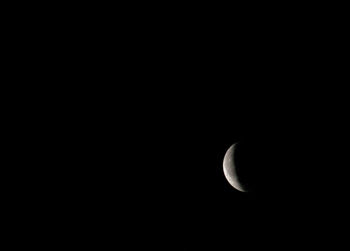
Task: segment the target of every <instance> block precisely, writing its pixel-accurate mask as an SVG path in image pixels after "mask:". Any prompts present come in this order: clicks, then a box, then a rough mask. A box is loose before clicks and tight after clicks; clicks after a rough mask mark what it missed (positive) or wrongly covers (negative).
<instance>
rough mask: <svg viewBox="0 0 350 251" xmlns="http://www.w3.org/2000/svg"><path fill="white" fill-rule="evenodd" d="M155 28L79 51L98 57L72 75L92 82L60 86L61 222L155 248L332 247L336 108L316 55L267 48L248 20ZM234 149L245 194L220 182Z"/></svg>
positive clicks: (340, 190)
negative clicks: (241, 162)
mask: <svg viewBox="0 0 350 251" xmlns="http://www.w3.org/2000/svg"><path fill="white" fill-rule="evenodd" d="M229 17H230V16H228V18H229ZM226 21H227V20H223V19H222V20H221V19H220V20H219V19H218V20H217V22H218V23H219V24H224V23H225V22H226ZM130 22H131V21H130ZM241 22H243V23H245V21H244V20H243V21H242V20H241ZM155 23H156V24H157V23H159V22H157V20H155V22H153V23H152V25H147V24H145V23H143V22H141V23H137V24H136V25H133V24H131V25H130V27H133V26H135V27H138V29H139V30H134V29H130V28H128V29H126V30H127V31H129V33H132V34H129V33H128V32H127V31H126V32H125V33H123V32H121V33H122V34H123V35H124V36H120V37H119V38H118V39H119V40H118V43H119V45H118V46H117V45H116V44H117V43H114V42H111V44H108V45H105V44H104V45H103V46H100V47H98V53H97V52H96V55H91V58H93V59H94V58H95V57H96V58H97V59H98V58H99V55H104V59H105V60H97V59H96V60H91V61H92V62H91V61H90V60H88V59H86V58H84V60H85V59H86V62H88V63H87V65H86V66H85V65H83V64H82V66H81V68H79V69H78V68H75V66H74V67H72V69H74V71H76V72H75V75H77V76H87V77H86V79H87V80H86V83H91V85H89V84H85V82H84V85H83V86H80V87H78V88H76V89H75V90H73V88H71V87H68V89H69V88H71V89H69V92H68V93H69V95H70V97H69V98H67V99H71V100H73V101H72V102H73V103H74V102H75V103H74V104H72V105H69V106H67V108H66V109H67V113H65V114H64V116H65V117H66V118H67V116H68V120H67V121H69V122H59V120H57V121H56V122H55V123H56V125H58V126H59V127H60V128H61V129H60V130H59V131H58V132H57V134H56V137H58V138H60V140H63V139H66V141H64V142H65V144H68V146H67V147H65V148H61V150H60V151H59V154H61V155H62V156H66V155H69V157H67V158H69V159H70V160H69V161H67V162H68V163H70V164H69V165H68V166H66V168H65V170H64V171H62V175H63V176H65V179H64V180H67V181H66V182H67V183H68V184H70V186H71V187H72V188H73V189H70V186H67V187H69V189H68V188H67V189H66V190H65V191H64V192H65V193H66V194H67V197H64V196H63V198H64V200H66V201H67V200H68V201H69V203H70V204H69V205H73V206H70V207H69V208H70V209H69V210H68V209H67V207H64V206H63V208H64V210H66V212H68V213H67V214H69V216H70V217H72V219H74V221H69V226H71V225H75V226H77V228H83V229H85V231H86V232H87V235H93V236H95V237H96V236H97V235H100V236H101V239H102V240H107V239H112V240H113V238H116V242H118V241H120V240H121V239H123V240H125V241H126V242H127V243H128V245H139V246H141V247H146V246H147V247H150V248H153V249H154V248H156V247H160V249H161V250H172V249H175V250H205V248H209V247H212V248H210V249H209V250H234V248H237V249H241V248H245V249H249V248H253V246H255V245H257V246H258V248H259V249H264V248H268V249H271V248H276V249H278V250H284V249H286V248H292V247H294V248H300V247H301V246H302V245H303V247H305V248H308V247H314V246H315V242H316V241H317V242H322V243H321V244H322V245H321V246H322V247H327V245H330V243H331V242H333V244H332V247H333V249H336V248H334V245H336V244H334V243H335V242H334V241H335V240H338V239H341V236H342V235H341V233H340V232H339V231H338V228H337V224H336V223H337V222H346V216H345V211H346V207H345V202H346V198H347V194H346V192H345V191H346V186H347V183H348V182H347V181H346V178H345V177H346V176H345V175H340V173H342V171H343V169H342V168H343V166H344V164H343V162H342V160H340V159H341V158H340V156H341V155H342V154H344V152H343V151H344V150H343V148H342V147H341V145H340V144H338V143H339V141H341V140H342V139H344V141H346V140H345V139H346V136H345V135H344V133H343V132H344V130H345V128H346V126H345V125H346V123H345V120H344V118H343V116H342V114H344V109H345V108H344V107H345V106H344V105H343V103H342V102H343V101H344V98H342V97H341V92H339V90H335V89H334V88H331V87H330V85H329V83H334V81H335V79H336V77H335V76H337V74H336V73H335V72H336V71H335V70H334V69H331V68H330V67H328V68H327V67H324V66H325V65H324V64H323V63H321V61H320V57H321V56H320V55H319V53H318V52H319V49H320V48H319V49H317V48H316V45H315V44H314V43H312V42H311V41H310V42H309V43H306V42H305V43H298V41H297V40H293V39H291V37H290V34H289V33H283V32H281V33H279V35H278V36H277V37H278V39H277V38H276V39H271V38H272V34H274V32H273V31H271V33H269V32H268V31H267V30H266V29H262V27H259V24H258V23H256V25H253V26H254V27H255V29H254V31H256V32H252V30H250V29H243V28H244V27H241V28H242V31H241V30H239V31H238V30H235V32H234V34H232V32H231V30H227V28H228V27H224V26H223V25H217V26H215V25H212V26H211V25H209V24H211V23H212V22H211V21H208V23H205V25H204V26H203V28H201V29H200V28H199V27H197V26H196V25H195V22H194V25H193V26H188V25H187V23H186V25H183V27H186V29H185V28H183V29H180V30H177V31H176V32H175V31H174V29H175V28H174V27H177V26H178V25H179V24H178V23H176V24H169V25H168V24H164V26H162V25H161V26H160V27H158V28H154V31H152V29H150V27H154V24H155ZM143 26H144V27H143ZM247 27H248V25H247ZM160 30H161V31H162V32H159V31H160ZM259 30H260V31H261V32H260V33H259V32H258V31H259ZM278 30H280V29H278ZM282 30H283V29H282ZM89 32H90V31H89ZM99 32H101V33H103V32H102V31H101V30H99ZM236 32H239V34H241V36H236V35H235V34H236ZM248 33H252V34H253V35H252V36H248ZM282 33H283V34H282ZM108 34H110V33H108ZM125 34H127V35H125ZM176 34H178V35H176ZM101 41H108V42H110V41H111V40H110V38H108V39H106V40H104V39H101ZM140 41H142V42H140ZM257 41H259V42H258V43H257ZM287 41H288V42H289V43H287ZM303 41H305V39H304V40H303ZM106 43H107V42H106ZM291 45H293V46H291ZM82 46H83V45H81V44H78V46H77V48H80V49H81V54H84V55H85V57H87V55H90V54H86V51H87V50H84V49H82ZM104 48H109V49H107V50H106V51H104ZM110 48H116V51H117V52H118V53H114V51H113V52H112V51H111V50H110ZM75 53H76V54H77V56H76V57H77V58H79V55H78V54H79V53H80V52H76V51H75ZM74 55H75V54H74ZM110 55H113V56H110ZM312 60H314V61H312ZM71 61H72V62H73V61H74V60H71ZM115 61H117V62H115ZM74 62H75V61H74ZM74 62H73V64H74ZM96 62H98V65H97V66H96ZM316 62H318V64H316ZM68 68H69V67H68ZM324 69H327V70H324ZM67 79H71V78H67ZM74 79H75V78H74ZM77 79H79V78H77ZM77 81H78V80H77ZM78 82H79V81H78ZM321 83H322V84H321ZM100 84H101V86H100ZM97 85H98V86H97ZM77 97H79V98H77ZM330 100H332V101H330ZM65 102H66V101H65ZM67 103H69V102H67ZM60 109H61V108H60ZM60 123H62V124H60ZM66 132H67V133H66ZM57 135H58V136H57ZM68 135H70V136H68ZM68 142H69V143H68ZM236 142H244V143H245V144H246V145H247V146H248V148H246V152H244V157H245V159H246V160H247V161H248V162H249V166H250V167H252V168H253V169H252V175H257V176H254V178H253V179H254V180H255V181H256V186H257V192H255V193H241V192H238V191H236V190H235V189H234V188H232V187H231V186H230V185H229V184H228V182H227V181H226V180H225V177H224V175H223V171H222V162H223V157H224V154H225V152H226V150H227V149H228V147H229V146H230V145H232V144H233V143H236ZM58 159H59V160H60V161H61V162H62V163H63V162H64V160H62V158H58ZM60 166H62V165H60ZM344 168H345V167H344ZM66 174H69V175H68V177H67V176H66ZM341 177H343V178H341ZM344 179H345V180H344ZM59 192H61V191H59ZM62 218H64V217H63V216H62ZM72 222H74V223H72ZM72 229H74V227H73V228H72ZM333 230H334V231H333ZM331 231H333V232H331ZM335 232H336V234H334V233H335ZM310 233H312V234H310ZM82 238H83V237H82ZM96 238H97V237H96ZM102 242H103V241H102ZM99 243H100V242H99ZM317 245H319V244H317ZM169 247H170V248H169ZM221 247H222V249H221ZM224 248H230V249H224Z"/></svg>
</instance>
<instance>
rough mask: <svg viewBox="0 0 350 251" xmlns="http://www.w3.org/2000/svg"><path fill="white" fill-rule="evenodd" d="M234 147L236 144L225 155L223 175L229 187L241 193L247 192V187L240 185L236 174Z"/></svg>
mask: <svg viewBox="0 0 350 251" xmlns="http://www.w3.org/2000/svg"><path fill="white" fill-rule="evenodd" d="M236 147H237V144H233V145H232V146H231V147H230V148H229V149H228V150H227V152H226V154H225V157H224V163H223V168H224V175H225V177H226V179H227V181H228V182H229V183H230V185H231V186H233V187H234V188H236V189H237V190H239V191H241V192H248V188H247V186H246V185H244V184H243V183H242V181H241V180H240V177H239V175H238V172H237V168H236V163H235V153H236Z"/></svg>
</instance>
